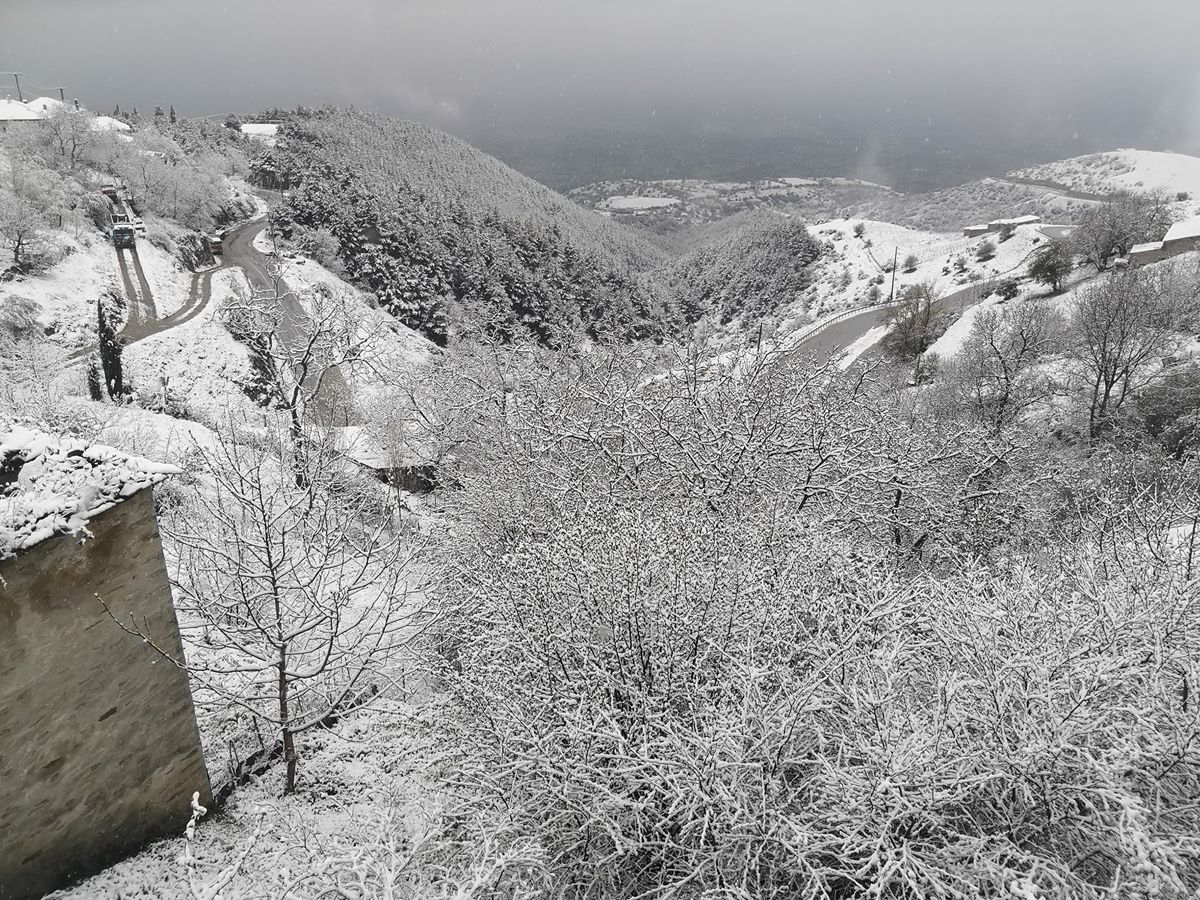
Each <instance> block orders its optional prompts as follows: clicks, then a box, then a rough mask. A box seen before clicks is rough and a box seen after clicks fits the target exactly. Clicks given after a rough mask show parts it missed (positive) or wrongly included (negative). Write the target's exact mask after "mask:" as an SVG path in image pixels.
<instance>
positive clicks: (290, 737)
mask: <svg viewBox="0 0 1200 900" xmlns="http://www.w3.org/2000/svg"><path fill="white" fill-rule="evenodd" d="M278 669H279V683H278V691H279V722H280V729H281V731H282V736H283V759H284V762H286V763H287V782H286V784H285V785H284V788H283V792H284V793H285V794H293V793H295V791H296V736H295V735H294V734H293V733H292V729H291V725H290V719H289V718H288V715H289V713H288V680H287V650H285V649H284V648H282V647H281V648H280V649H279V666H278Z"/></svg>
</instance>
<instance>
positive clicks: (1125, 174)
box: [1013, 149, 1200, 199]
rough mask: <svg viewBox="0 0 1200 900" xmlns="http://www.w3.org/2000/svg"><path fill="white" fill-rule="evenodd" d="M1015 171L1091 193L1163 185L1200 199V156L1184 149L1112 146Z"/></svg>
mask: <svg viewBox="0 0 1200 900" xmlns="http://www.w3.org/2000/svg"><path fill="white" fill-rule="evenodd" d="M1013 174H1014V175H1017V176H1019V177H1022V178H1037V179H1044V180H1048V181H1055V182H1058V183H1059V184H1063V185H1066V186H1067V187H1069V188H1073V189H1074V190H1078V191H1086V192H1089V193H1097V194H1103V193H1109V192H1111V191H1115V190H1145V191H1148V190H1154V189H1161V190H1165V191H1168V192H1170V193H1171V194H1175V193H1177V192H1179V191H1186V192H1187V193H1189V194H1191V196H1192V198H1193V199H1200V158H1198V157H1195V156H1188V155H1186V154H1183V153H1171V152H1164V151H1157V150H1132V149H1127V150H1110V151H1108V152H1106V153H1093V154H1091V155H1090V156H1076V157H1073V158H1071V159H1064V160H1059V161H1058V162H1052V163H1046V164H1045V165H1041V166H1031V167H1030V168H1028V169H1021V170H1020V171H1018V172H1014V173H1013Z"/></svg>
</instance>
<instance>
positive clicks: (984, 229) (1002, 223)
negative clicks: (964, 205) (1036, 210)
mask: <svg viewBox="0 0 1200 900" xmlns="http://www.w3.org/2000/svg"><path fill="white" fill-rule="evenodd" d="M1040 221H1042V217H1041V216H1033V215H1030V216H1017V217H1016V218H1013V219H995V220H993V221H991V222H988V223H987V224H986V225H968V226H967V227H966V228H964V229H963V237H980V236H982V235H985V234H987V233H988V232H990V231H1000V230H1001V229H1003V228H1005V227H1007V226H1011V227H1013V228H1016V227H1017V226H1018V225H1036V224H1037V223H1038V222H1040Z"/></svg>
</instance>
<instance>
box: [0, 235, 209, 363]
mask: <svg viewBox="0 0 1200 900" xmlns="http://www.w3.org/2000/svg"><path fill="white" fill-rule="evenodd" d="M49 241H50V243H51V244H52V245H53V246H54V247H55V248H56V251H55V252H58V253H62V254H63V256H62V258H61V259H60V260H59V262H57V263H56V264H55V265H53V266H52V267H50V269H49V270H47V271H46V272H44V273H41V274H37V275H24V276H20V277H18V278H15V279H13V280H12V281H10V282H7V283H5V284H0V303H3V302H4V301H5V300H7V299H9V298H21V299H24V300H28V301H31V302H33V303H35V304H37V313H36V314H37V319H38V321H39V322H40V323H41V324H42V326H43V327H45V328H47V329H49V330H50V331H51V340H52V341H53V342H54V343H55V344H57V345H58V346H59V347H61V348H62V349H64V350H68V351H69V350H76V349H78V348H79V347H82V346H84V345H86V344H88V343H91V342H92V341H93V340H94V339H95V332H96V300H97V299H98V298H99V297H100V295H101V294H102V293H104V292H105V291H106V290H110V289H112V290H116V291H118V292H119V293H120V294H121V295H122V296H124V295H125V291H124V287H123V285H122V281H121V277H120V274H119V269H118V265H117V254H116V251H115V250H114V249H113V245H112V244H111V243H110V242H109V241H108V240H107V238H105V237H104V236H103V235H101V234H100V233H99V232H96V231H93V230H88V231H84V232H82V233H80V235H79V236H78V237H75V236H72V235H71V234H70V233H68V232H66V231H54V232H51V233H50V236H49ZM125 256H126V264H127V266H128V268H129V277H130V279H131V280H132V281H133V284H134V286H135V288H137V289H138V290H139V291H140V290H141V288H140V285H139V282H138V277H137V270H136V269H135V267H134V263H133V258H132V255H130V254H126V255H125ZM138 259H139V260H140V261H141V264H142V271H143V273H144V274H145V276H146V283H147V284H148V285H149V286H150V292H151V294H153V296H154V302H155V309H156V311H157V313H158V315H159V316H160V317H162V316H166V315H170V314H171V313H172V312H174V311H175V310H177V309H179V307H180V306H182V305H183V303H184V301H185V300H186V299H187V296H188V290H189V287H190V284H191V274H190V273H189V272H188V271H187V270H186V269H184V268H183V266H182V265H180V263H179V262H178V260H176V259H175V258H174V257H173V256H171V255H170V254H169V253H167V252H166V251H165V250H162V249H160V248H159V247H156V246H154V245H153V244H151V243H150V242H148V241H144V240H143V241H138Z"/></svg>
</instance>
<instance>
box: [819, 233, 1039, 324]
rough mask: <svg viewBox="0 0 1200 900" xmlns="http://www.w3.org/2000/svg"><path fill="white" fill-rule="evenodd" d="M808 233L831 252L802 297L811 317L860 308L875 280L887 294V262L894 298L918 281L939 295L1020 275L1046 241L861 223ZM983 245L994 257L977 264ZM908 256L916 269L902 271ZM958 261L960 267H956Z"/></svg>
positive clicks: (1027, 236) (1029, 235) (1019, 235)
mask: <svg viewBox="0 0 1200 900" xmlns="http://www.w3.org/2000/svg"><path fill="white" fill-rule="evenodd" d="M859 223H862V224H863V225H864V226H865V231H864V233H863V236H862V237H861V238H859V237H856V236H855V235H854V227H855V225H857V224H859ZM810 230H811V232H812V233H813V235H814V236H815V237H817V238H820V239H821V240H824V241H827V242H828V243H829V244H830V247H831V252H829V253H827V254H826V255H825V256H823V257H822V258H821V259H820V260H818V261H817V263H816V266H815V271H814V278H813V284H812V286H811V287H810V288H809V290H808V293H807V295H806V296H805V298H804V299H805V302H806V304H807V307H808V313H809V316H810V317H811V318H818V317H820V316H826V315H830V314H833V313H836V312H840V311H841V310H843V309H849V308H851V307H854V306H861V305H864V304H865V303H866V302H867V299H868V292H869V290H870V287H871V282H872V280H873V279H874V280H878V279H879V277H880V276H883V281H882V282H881V283H879V284H878V285H877V287H878V288H879V290H880V292H881V293H882V294H883V295H885V296H886V295H887V294H889V293H890V291H891V283H892V281H891V279H892V276H891V274H890V273H887V272H885V271H884V269H885V267H887V266H890V265H891V263H892V261H893V259H895V260H896V264H897V271H896V295H897V296H899V295H900V294H901V293H903V291H904V289H905V288H906V287H909V286H911V285H914V284H920V283H922V282H930V283H932V284H933V286H934V288H935V289H936V291H937V292H938V293H939V294H949V293H951V292H953V291H956V290H960V289H961V288H964V287H967V286H969V285H971V284H976V283H982V282H986V281H988V280H991V279H997V278H1003V277H1006V276H1009V275H1016V274H1020V273H1022V272H1023V271H1024V268H1025V266H1026V265H1027V264H1028V261H1029V257H1030V255H1031V254H1032V253H1033V252H1034V251H1035V250H1036V249H1037V247H1038V246H1039V245H1040V244H1043V243H1044V242H1045V241H1046V237H1045V236H1044V235H1043V234H1042V233H1041V231H1040V230H1039V227H1038V226H1037V225H1022V226H1020V227H1019V228H1017V229H1016V231H1015V232H1014V234H1013V236H1012V237H1011V238H1010V239H1009V240H1007V241H1003V242H1001V241H1000V240H999V236H998V235H995V234H989V235H985V236H983V237H977V238H966V237H962V236H961V235H955V234H947V233H943V232H930V231H917V230H915V229H912V228H905V227H904V226H902V225H893V224H891V223H888V222H873V221H864V220H862V219H854V220H851V219H834V220H832V221H829V222H822V223H821V224H819V225H813V226H811V228H810ZM868 243H869V246H868ZM985 243H990V244H992V245H993V247H994V248H995V256H994V257H992V258H991V259H990V260H985V261H981V260H979V259H978V258H977V254H978V252H979V249H980V247H982V246H983V245H984V244H985ZM909 255H913V256H916V258H917V265H916V267H915V268H914V270H913V271H911V272H906V271H904V269H905V260H906V259H907V257H908V256H909ZM959 262H962V263H963V264H964V265H963V267H962V268H960V267H959V265H958V263H959Z"/></svg>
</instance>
